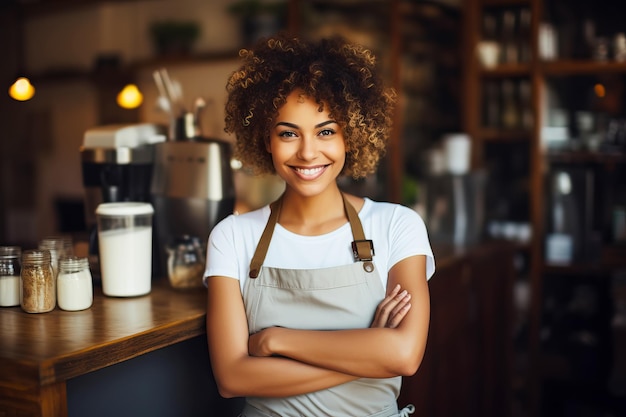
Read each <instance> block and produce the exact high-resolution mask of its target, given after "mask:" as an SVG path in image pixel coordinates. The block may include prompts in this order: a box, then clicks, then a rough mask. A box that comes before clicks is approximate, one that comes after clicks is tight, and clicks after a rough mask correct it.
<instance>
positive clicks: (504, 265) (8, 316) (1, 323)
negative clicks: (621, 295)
mask: <svg viewBox="0 0 626 417" xmlns="http://www.w3.org/2000/svg"><path fill="white" fill-rule="evenodd" d="M434 251H435V259H436V265H437V272H436V273H435V276H434V277H433V279H432V280H431V281H430V289H431V328H430V334H429V341H428V345H427V351H426V355H425V358H424V361H423V363H422V367H421V368H420V370H419V371H418V373H417V374H416V375H415V376H414V377H411V378H406V379H405V383H404V385H403V390H402V394H401V397H400V402H401V405H403V404H404V403H407V402H410V403H413V404H415V405H416V407H417V409H418V412H417V415H438V416H442V417H445V416H459V415H464V416H471V415H477V416H478V415H481V416H506V415H507V413H506V412H505V411H504V410H503V408H506V404H503V402H506V400H507V398H506V397H507V389H506V386H507V383H508V381H507V379H508V378H509V374H508V368H507V367H508V366H509V365H510V357H508V351H509V349H508V346H509V345H510V342H511V341H510V340H509V337H510V332H509V331H510V320H509V318H510V308H511V282H512V276H513V261H512V259H513V258H512V253H513V251H512V250H511V246H510V245H506V244H504V245H503V244H500V243H491V244H483V245H479V246H477V247H473V248H454V247H435V248H434ZM205 306H206V293H205V290H204V289H198V290H194V291H192V292H180V291H176V290H173V289H171V288H170V287H169V284H168V282H167V280H164V279H163V280H160V281H157V282H154V283H153V288H152V291H151V293H150V294H149V295H146V296H143V297H133V298H112V297H106V296H103V295H102V293H101V291H100V289H99V288H96V291H95V298H94V303H93V306H92V307H91V308H90V309H88V310H85V311H78V312H67V311H62V310H59V309H58V308H56V309H55V310H53V311H51V312H49V313H42V314H28V313H25V312H24V311H22V310H21V308H20V307H10V308H6V307H4V308H0V417H4V416H29V417H30V416H32V417H65V416H67V415H68V414H69V415H70V416H72V415H77V416H78V415H79V416H82V415H85V411H84V408H81V409H80V411H79V410H77V409H76V408H74V409H70V410H69V412H68V403H69V404H70V406H72V405H73V402H72V398H74V397H77V396H79V397H84V398H82V399H83V400H84V401H85V402H87V409H88V408H89V406H91V407H92V408H94V411H95V408H96V407H101V408H103V407H102V406H98V405H91V404H93V403H94V401H93V400H92V399H91V397H90V396H89V395H87V396H85V390H86V388H85V390H80V391H79V392H77V391H76V389H75V387H76V386H80V387H82V386H84V385H85V384H86V383H87V381H86V380H87V379H89V380H90V381H93V380H97V381H100V382H98V385H97V386H96V388H91V390H92V391H103V390H104V391H107V390H109V387H110V386H111V385H119V381H120V380H122V379H124V380H128V379H129V375H131V376H132V377H133V378H137V379H138V380H135V382H127V384H134V385H145V383H144V382H143V381H145V380H146V379H162V380H169V379H172V381H170V382H169V383H170V384H172V385H174V386H175V387H176V388H177V389H178V392H176V393H173V392H172V393H171V395H169V394H170V393H169V391H167V390H169V388H167V389H166V391H165V392H166V396H167V395H169V396H170V397H172V398H171V399H170V401H172V402H176V401H178V402H180V401H189V402H194V403H197V402H206V401H210V402H211V403H210V404H204V403H203V404H201V406H202V407H205V409H204V410H202V412H195V411H194V413H186V414H185V415H186V416H189V415H192V414H193V415H203V416H206V415H207V414H208V415H216V416H218V415H219V416H220V417H222V416H224V415H227V413H225V412H221V411H219V407H218V406H216V404H218V402H219V401H222V399H220V398H219V395H218V394H217V392H216V390H215V386H214V381H213V380H212V376H211V375H210V364H209V363H208V350H207V349H208V348H207V347H206V337H205V336H204V335H205V313H206V310H205ZM190 341H191V342H193V345H189V342H190ZM190 346H191V347H190ZM168 349H170V353H169V354H167V355H165V354H163V352H166V351H168ZM171 349H174V350H175V351H172V350H171ZM159 354H160V356H158V358H157V359H155V360H153V361H152V362H150V363H149V364H145V362H142V363H144V364H143V365H141V367H142V368H141V372H137V370H136V369H135V368H133V369H132V370H130V371H127V372H126V373H122V374H120V373H117V374H115V375H113V376H111V373H110V372H109V371H110V370H112V369H115V368H118V367H121V366H125V364H132V363H137V362H141V361H143V360H144V359H145V358H146V357H149V356H150V355H159ZM181 357H189V358H187V361H186V362H185V363H183V364H182V365H183V369H182V370H181V363H180V362H179V361H180V360H181ZM164 367H169V368H170V369H175V370H174V371H172V375H173V377H171V378H170V374H165V375H163V374H162V375H160V376H159V377H155V376H154V373H155V372H156V370H158V369H161V368H164ZM155 368H156V370H155ZM146 369H147V370H149V372H147V373H144V372H143V370H146ZM191 374H195V375H196V376H197V375H200V377H196V378H197V379H202V381H201V382H200V383H199V384H198V383H196V382H194V381H193V378H194V375H191ZM187 380H192V382H185V381H187ZM137 381H139V382H137ZM183 384H187V385H186V386H185V388H184V389H181V385H183ZM192 384H195V385H200V387H199V388H198V387H193V392H190V390H189V388H188V386H189V385H192ZM68 387H69V388H68ZM72 390H74V391H72ZM146 390H147V391H149V390H150V389H149V388H147V389H145V390H144V391H146ZM180 391H183V392H182V394H181V393H180ZM118 392H119V391H118ZM156 392H158V390H153V391H152V392H150V391H149V392H147V393H146V394H145V395H144V397H146V398H147V399H146V398H144V399H143V401H145V402H144V403H139V404H137V405H136V409H139V410H143V411H146V407H156V409H157V411H158V412H156V413H155V412H149V414H150V415H152V416H156V415H159V416H162V415H171V412H167V411H164V410H163V407H161V406H159V405H154V404H153V403H154V401H153V400H152V398H153V397H154V396H155V395H156V396H158V395H159V394H158V393H156ZM107 395H109V396H110V397H113V398H117V397H119V395H112V394H111V393H107ZM177 395H180V396H179V397H177ZM68 397H70V401H68ZM181 398H182V400H181ZM103 401H104V403H106V401H109V397H105V399H104V400H103ZM109 402H110V401H109ZM101 404H102V402H101ZM218 405H219V404H218ZM159 407H160V408H159ZM229 407H230V406H229ZM70 408H71V407H70ZM117 410H122V411H121V412H118V411H117ZM150 410H152V408H151V409H150ZM206 410H208V413H207V411H206ZM229 410H230V408H229ZM459 412H461V414H459ZM87 414H89V415H90V416H96V415H98V416H99V415H116V417H124V416H126V415H137V414H136V413H135V414H133V413H132V411H130V409H129V407H127V406H122V405H120V408H119V409H116V410H115V411H111V410H108V411H107V414H105V411H102V412H101V413H100V414H94V413H93V412H87ZM234 415H236V414H234Z"/></svg>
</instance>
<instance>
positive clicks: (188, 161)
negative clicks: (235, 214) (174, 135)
mask: <svg viewBox="0 0 626 417" xmlns="http://www.w3.org/2000/svg"><path fill="white" fill-rule="evenodd" d="M155 146H156V155H155V165H154V175H153V178H152V194H153V195H159V196H163V197H169V198H199V199H208V200H223V199H228V198H234V196H235V188H234V185H233V174H232V169H231V167H230V155H231V152H230V145H229V144H228V143H226V142H222V141H217V140H216V141H194V142H192V141H168V142H163V143H158V144H156V145H155Z"/></svg>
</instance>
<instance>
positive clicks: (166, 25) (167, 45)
mask: <svg viewBox="0 0 626 417" xmlns="http://www.w3.org/2000/svg"><path fill="white" fill-rule="evenodd" d="M150 34H151V35H152V40H153V41H154V44H155V47H156V50H157V53H159V54H160V55H188V54H189V52H190V51H191V48H192V46H193V44H194V42H195V41H196V40H197V39H198V37H199V36H200V26H199V25H198V23H196V22H192V21H173V20H168V21H161V22H154V23H153V24H152V25H151V26H150Z"/></svg>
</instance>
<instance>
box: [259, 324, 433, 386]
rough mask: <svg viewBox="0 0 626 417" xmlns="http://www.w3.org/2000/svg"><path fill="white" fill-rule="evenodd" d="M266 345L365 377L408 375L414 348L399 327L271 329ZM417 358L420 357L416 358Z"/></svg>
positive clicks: (278, 351) (284, 354)
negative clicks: (316, 329) (270, 338)
mask: <svg viewBox="0 0 626 417" xmlns="http://www.w3.org/2000/svg"><path fill="white" fill-rule="evenodd" d="M271 337H272V341H271V342H270V344H269V346H270V349H271V350H272V352H273V353H274V354H276V355H280V356H286V357H289V358H292V359H295V360H297V361H301V362H305V363H308V364H310V365H313V366H316V367H321V368H325V369H329V370H334V371H337V372H341V373H346V374H350V375H354V376H357V377H366V378H388V377H393V376H398V375H405V374H412V373H413V372H411V369H412V367H411V366H410V365H411V364H412V363H414V361H415V360H414V358H413V355H414V352H415V349H413V347H411V346H409V345H408V344H409V343H410V342H407V339H406V338H405V337H404V336H403V334H402V331H400V330H399V329H388V328H368V329H355V330H337V331H310V330H293V329H284V328H275V329H272V335H271ZM420 359H421V357H420Z"/></svg>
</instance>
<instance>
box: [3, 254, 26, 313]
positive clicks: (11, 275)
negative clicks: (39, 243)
mask: <svg viewBox="0 0 626 417" xmlns="http://www.w3.org/2000/svg"><path fill="white" fill-rule="evenodd" d="M21 255H22V249H21V248H20V247H19V246H0V307H13V306H19V305H20V256H21Z"/></svg>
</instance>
